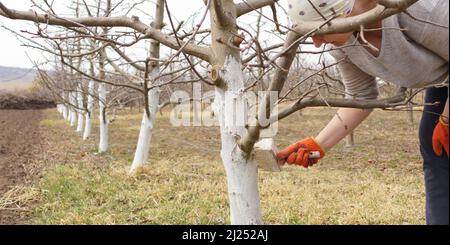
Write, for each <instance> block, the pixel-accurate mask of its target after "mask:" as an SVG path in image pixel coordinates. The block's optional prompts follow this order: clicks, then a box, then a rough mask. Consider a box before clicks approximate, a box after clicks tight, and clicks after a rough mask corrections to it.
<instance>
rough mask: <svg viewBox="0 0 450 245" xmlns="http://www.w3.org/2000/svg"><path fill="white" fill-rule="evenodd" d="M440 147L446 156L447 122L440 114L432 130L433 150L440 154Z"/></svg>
mask: <svg viewBox="0 0 450 245" xmlns="http://www.w3.org/2000/svg"><path fill="white" fill-rule="evenodd" d="M442 148H444V150H445V152H446V153H447V156H448V123H445V122H444V120H443V119H442V116H441V118H440V119H439V122H438V124H437V125H436V127H435V128H434V132H433V151H434V153H436V155H438V156H442Z"/></svg>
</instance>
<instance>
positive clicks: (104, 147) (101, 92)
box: [98, 83, 108, 153]
mask: <svg viewBox="0 0 450 245" xmlns="http://www.w3.org/2000/svg"><path fill="white" fill-rule="evenodd" d="M98 97H99V114H100V116H99V118H100V142H99V144H98V152H100V153H102V152H106V151H108V117H107V113H106V105H105V104H106V84H104V83H100V84H99V86H98Z"/></svg>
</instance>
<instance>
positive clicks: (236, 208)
mask: <svg viewBox="0 0 450 245" xmlns="http://www.w3.org/2000/svg"><path fill="white" fill-rule="evenodd" d="M221 77H222V79H223V80H224V81H225V82H226V83H227V85H228V89H229V90H228V94H226V93H225V91H224V90H222V89H221V88H219V87H216V98H215V102H214V103H215V104H214V109H215V110H216V115H218V117H219V123H220V131H221V141H222V149H221V157H222V161H223V164H224V166H225V171H226V174H227V182H228V193H229V199H230V211H231V224H232V225H256V224H261V223H262V217H261V207H260V197H259V190H258V167H257V164H256V162H255V161H254V160H253V159H252V158H245V157H244V153H243V152H242V151H241V149H240V148H239V147H238V145H237V139H238V138H239V137H242V136H243V134H244V132H245V124H242V125H241V122H239V120H236V119H235V117H237V118H238V117H241V118H242V119H243V118H244V115H245V110H246V108H245V103H243V102H244V101H243V97H244V96H243V94H242V91H243V87H244V84H243V81H244V79H243V74H242V71H241V68H240V63H239V62H238V61H237V60H235V59H234V58H232V57H228V58H227V60H226V62H225V64H224V66H223V70H222V72H221ZM230 92H231V93H232V95H231V96H230ZM233 103H235V104H237V105H241V106H234V105H233ZM233 107H234V108H237V109H236V112H233V111H232V110H233Z"/></svg>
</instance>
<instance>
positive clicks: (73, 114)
mask: <svg viewBox="0 0 450 245" xmlns="http://www.w3.org/2000/svg"><path fill="white" fill-rule="evenodd" d="M76 96H77V95H76V92H71V93H70V104H71V105H72V106H71V107H70V126H71V127H75V125H76V123H77V114H76V112H75V109H74V108H73V106H74V105H76V104H77V99H76Z"/></svg>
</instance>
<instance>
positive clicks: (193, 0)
mask: <svg viewBox="0 0 450 245" xmlns="http://www.w3.org/2000/svg"><path fill="white" fill-rule="evenodd" d="M135 1H136V0H135ZM286 1H287V0H282V1H281V4H282V5H283V6H285V5H286ZM0 2H2V3H3V4H4V5H5V6H7V7H9V8H12V9H16V10H29V9H30V7H31V2H30V1H29V0H0ZM38 2H39V1H38ZM68 3H70V0H67V1H59V0H58V1H55V9H56V11H57V12H58V13H63V14H64V11H65V4H68ZM168 4H169V7H170V9H171V12H172V15H173V16H175V17H176V20H178V21H179V20H185V19H187V18H189V17H192V16H193V15H194V14H195V13H197V15H196V17H195V18H196V20H197V22H196V23H198V22H199V21H200V18H201V16H202V15H203V10H204V3H203V0H169V1H168ZM153 8H154V4H153V3H152V1H149V3H148V4H147V5H145V6H143V7H142V9H150V11H148V12H150V13H153ZM278 14H279V19H280V21H281V22H283V23H284V24H286V25H287V23H288V20H287V18H286V16H285V15H284V14H283V13H278ZM131 15H136V16H138V17H139V18H140V20H141V21H143V22H145V21H148V22H150V17H149V16H146V14H145V13H143V11H142V12H139V11H137V12H132V13H130V14H129V15H128V16H131ZM267 15H268V16H272V14H271V13H270V11H268V12H267ZM250 18H251V17H248V18H247V17H244V18H240V19H239V23H240V25H246V24H250V23H251V22H252V21H250ZM166 20H167V18H166ZM166 22H167V21H166ZM1 26H6V27H7V28H10V29H13V30H15V31H21V30H27V31H30V32H33V31H34V32H35V31H36V27H34V25H33V24H32V23H29V22H26V21H20V20H10V19H7V18H4V17H2V16H0V40H1V45H0V65H1V66H15V67H24V68H29V67H32V66H33V63H32V62H31V61H30V59H31V60H33V61H37V62H40V61H43V59H42V55H43V54H42V52H40V51H37V50H34V49H32V48H27V47H23V46H21V43H20V42H19V41H18V40H17V38H16V37H15V35H13V34H12V33H11V32H10V31H7V30H5V29H4V28H2V27H1ZM208 26H209V21H208V18H207V21H206V22H205V23H204V27H208ZM275 41H276V42H280V40H275ZM127 51H128V52H132V53H135V54H136V56H139V55H138V54H139V53H142V52H141V51H142V48H140V47H134V48H129V49H127ZM163 52H164V51H163ZM131 56H132V55H131Z"/></svg>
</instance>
